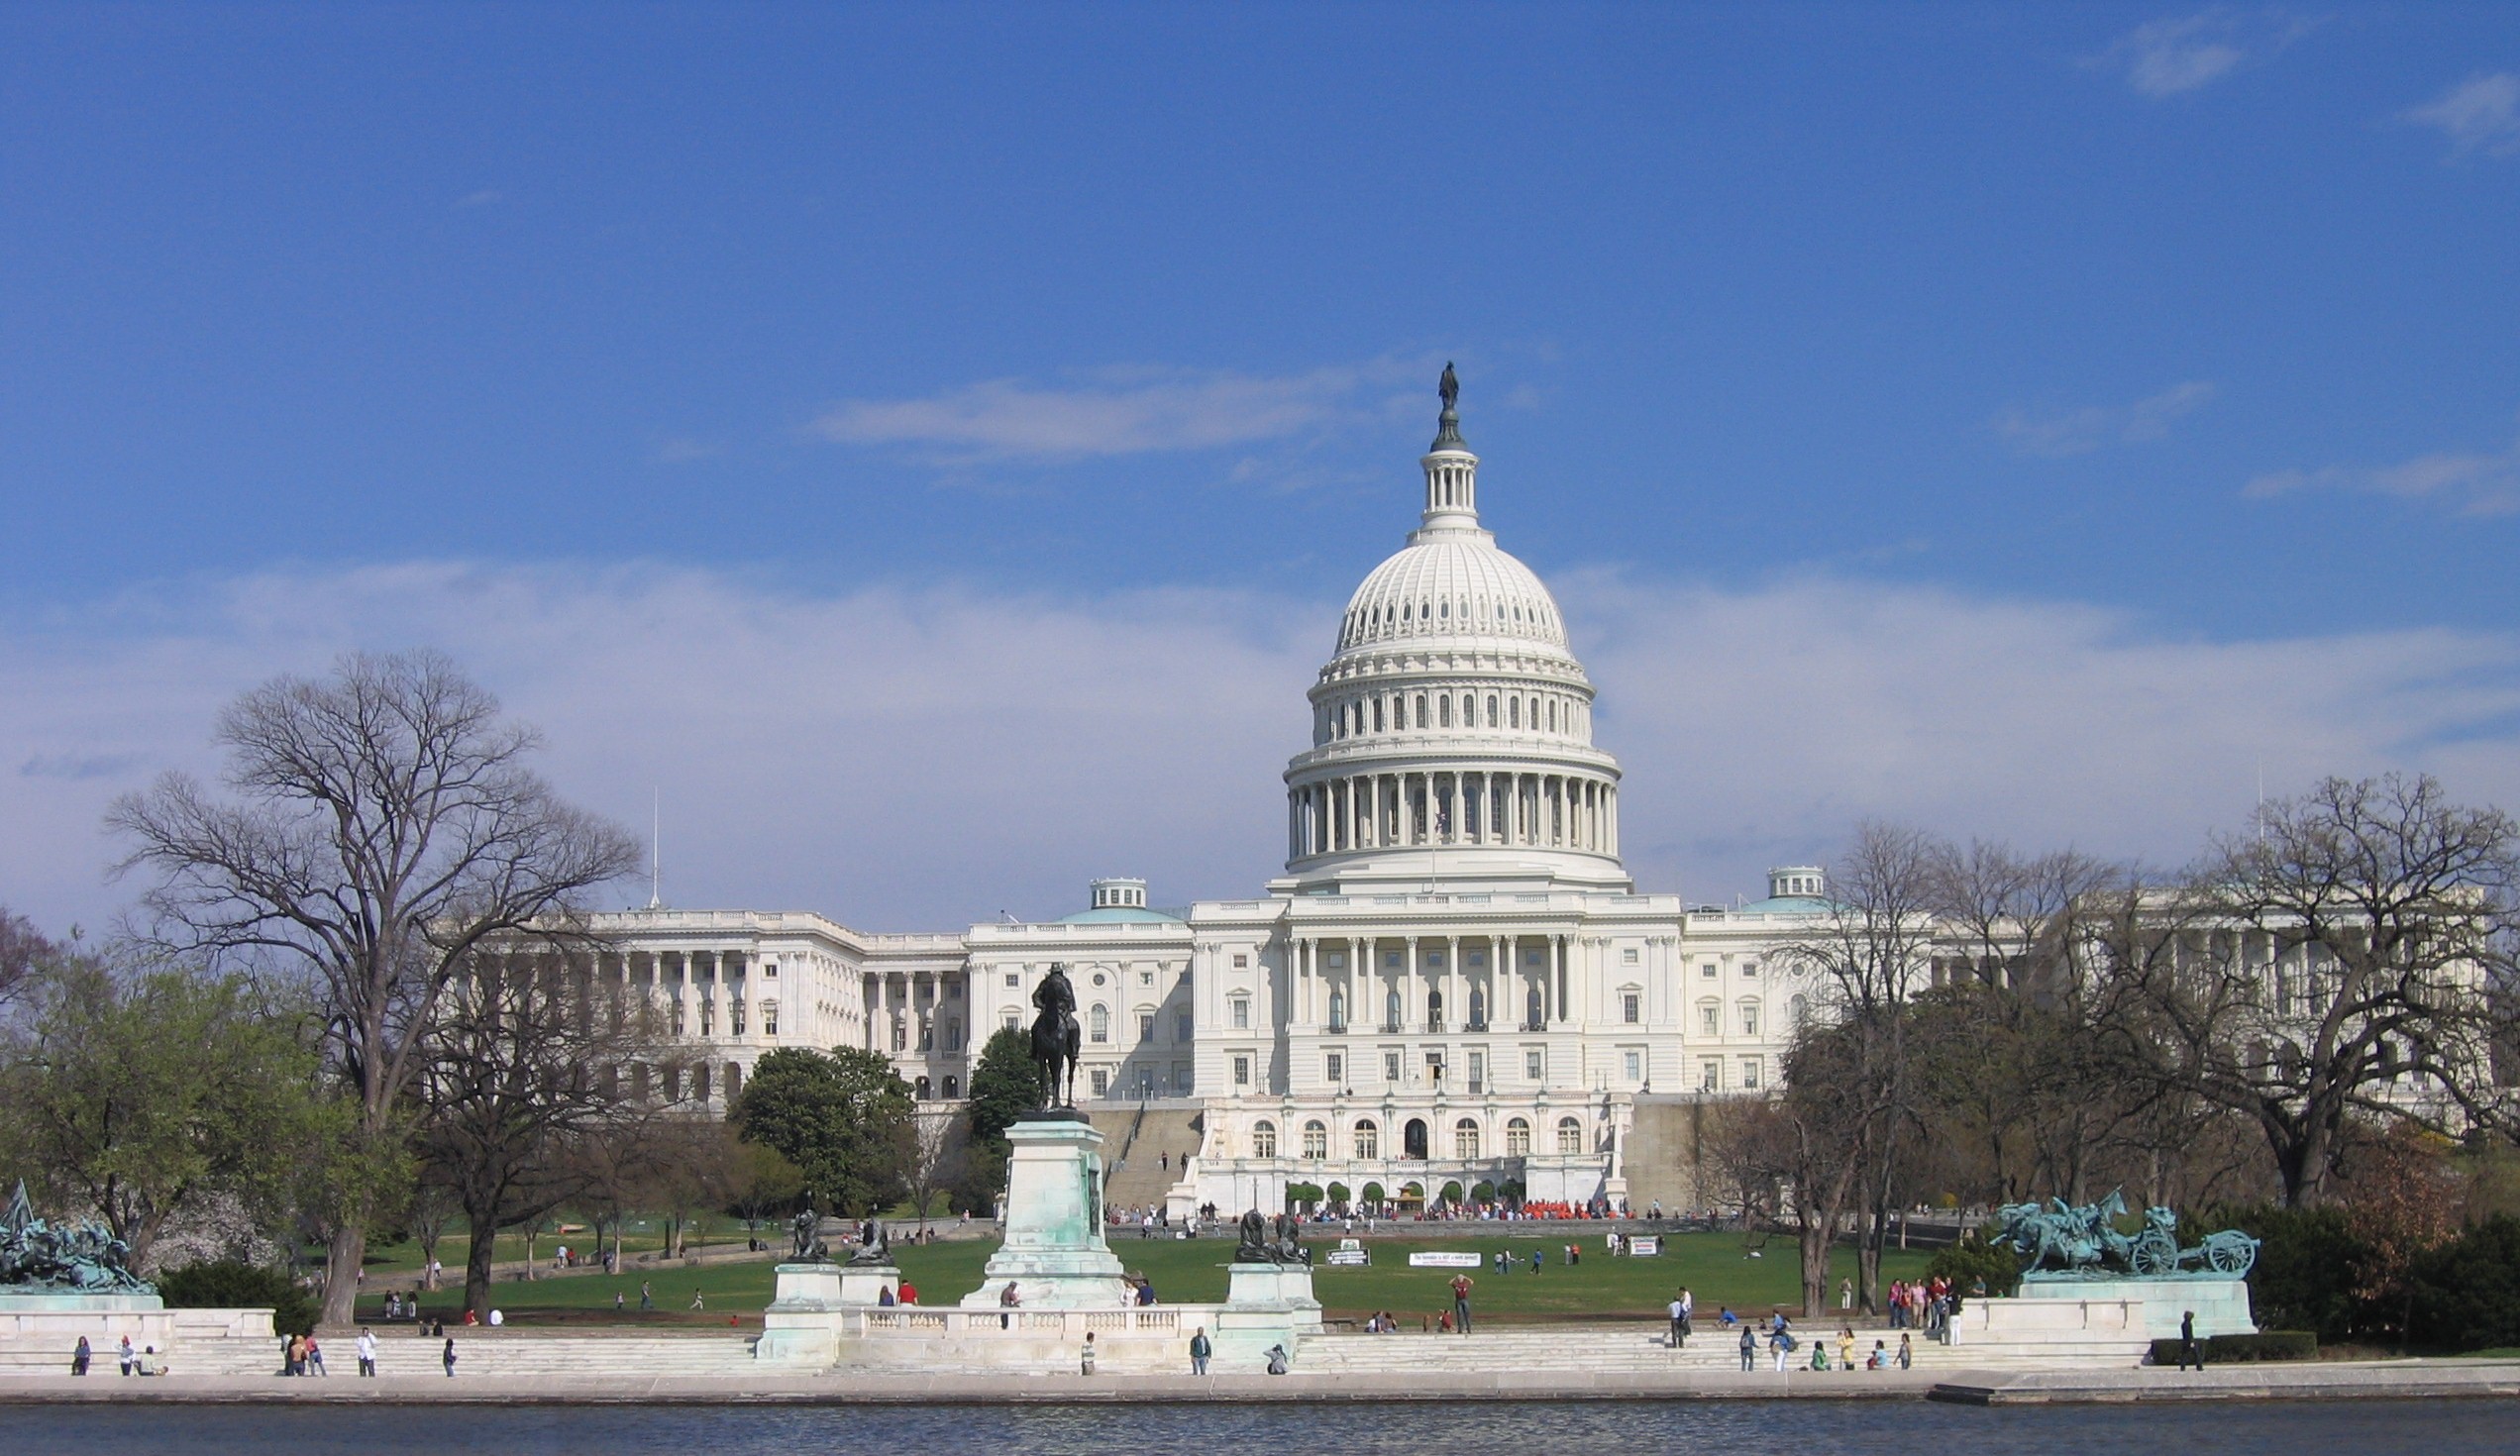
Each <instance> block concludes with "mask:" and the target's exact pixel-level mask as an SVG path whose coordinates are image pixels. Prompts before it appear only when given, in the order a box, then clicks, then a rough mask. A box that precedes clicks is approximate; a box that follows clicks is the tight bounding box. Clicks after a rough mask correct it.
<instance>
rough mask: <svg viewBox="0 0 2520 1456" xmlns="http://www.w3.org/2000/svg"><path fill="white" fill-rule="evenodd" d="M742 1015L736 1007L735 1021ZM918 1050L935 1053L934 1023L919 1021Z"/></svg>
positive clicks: (741, 1017) (739, 1027) (740, 1018)
mask: <svg viewBox="0 0 2520 1456" xmlns="http://www.w3.org/2000/svg"><path fill="white" fill-rule="evenodd" d="M743 1014H744V1013H743V1008H742V1007H740V1006H739V1007H737V1008H736V1010H735V1017H736V1019H737V1021H738V1022H740V1021H741V1020H742V1019H743ZM736 1029H737V1030H739V1031H740V1030H742V1029H743V1028H742V1027H741V1026H740V1025H739V1026H738V1027H737V1028H736ZM919 1050H920V1051H922V1052H932V1051H935V1050H936V1023H935V1022H933V1021H928V1020H925V1019H922V1020H920V1022H919Z"/></svg>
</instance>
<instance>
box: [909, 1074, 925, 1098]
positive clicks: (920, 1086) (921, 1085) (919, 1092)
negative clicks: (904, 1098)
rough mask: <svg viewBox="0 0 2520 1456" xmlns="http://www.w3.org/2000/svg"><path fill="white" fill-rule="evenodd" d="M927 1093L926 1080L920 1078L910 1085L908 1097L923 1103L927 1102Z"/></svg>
mask: <svg viewBox="0 0 2520 1456" xmlns="http://www.w3.org/2000/svg"><path fill="white" fill-rule="evenodd" d="M927 1092H928V1087H927V1079H926V1078H924V1077H922V1078H920V1079H919V1080H918V1081H916V1082H914V1083H912V1084H910V1095H912V1096H914V1097H916V1098H918V1099H919V1100H920V1101H922V1102H924V1101H926V1100H927Z"/></svg>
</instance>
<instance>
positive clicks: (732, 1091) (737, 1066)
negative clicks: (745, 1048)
mask: <svg viewBox="0 0 2520 1456" xmlns="http://www.w3.org/2000/svg"><path fill="white" fill-rule="evenodd" d="M743 1094H744V1064H743V1063H741V1062H729V1063H727V1064H726V1100H728V1101H730V1102H731V1101H733V1100H735V1099H736V1098H737V1097H739V1096H742V1095H743Z"/></svg>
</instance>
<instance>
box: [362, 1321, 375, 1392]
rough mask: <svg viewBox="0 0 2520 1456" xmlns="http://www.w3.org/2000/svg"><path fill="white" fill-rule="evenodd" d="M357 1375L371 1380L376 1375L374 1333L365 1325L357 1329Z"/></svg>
mask: <svg viewBox="0 0 2520 1456" xmlns="http://www.w3.org/2000/svg"><path fill="white" fill-rule="evenodd" d="M358 1348H359V1373H360V1374H361V1375H363V1376H367V1377H368V1378H370V1379H373V1378H374V1376H375V1374H376V1332H375V1331H374V1330H372V1329H369V1328H368V1326H366V1325H364V1324H363V1325H361V1326H360V1327H359V1347H358Z"/></svg>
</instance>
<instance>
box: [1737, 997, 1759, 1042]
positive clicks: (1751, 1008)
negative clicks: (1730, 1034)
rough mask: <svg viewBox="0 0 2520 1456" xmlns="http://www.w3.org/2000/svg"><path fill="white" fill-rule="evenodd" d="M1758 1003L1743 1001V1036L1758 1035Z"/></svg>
mask: <svg viewBox="0 0 2520 1456" xmlns="http://www.w3.org/2000/svg"><path fill="white" fill-rule="evenodd" d="M1758 1013H1759V1003H1758V1002H1756V1001H1743V1002H1742V1003H1741V1034H1742V1035H1743V1036H1756V1035H1758V1021H1759V1017H1758Z"/></svg>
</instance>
